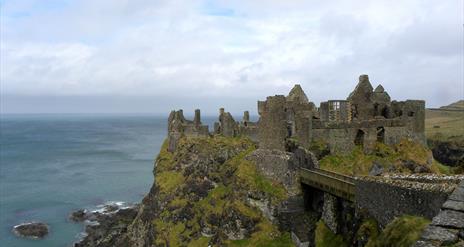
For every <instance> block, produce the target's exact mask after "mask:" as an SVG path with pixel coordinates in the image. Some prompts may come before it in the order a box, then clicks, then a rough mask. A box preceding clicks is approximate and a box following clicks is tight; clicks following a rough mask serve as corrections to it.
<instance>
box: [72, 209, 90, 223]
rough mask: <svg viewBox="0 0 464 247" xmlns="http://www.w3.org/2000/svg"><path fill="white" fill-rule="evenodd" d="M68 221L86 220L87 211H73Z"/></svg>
mask: <svg viewBox="0 0 464 247" xmlns="http://www.w3.org/2000/svg"><path fill="white" fill-rule="evenodd" d="M69 219H70V220H72V221H74V222H83V221H84V220H86V219H87V210H85V209H79V210H77V211H74V212H72V213H71V215H69Z"/></svg>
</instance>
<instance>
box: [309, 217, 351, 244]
mask: <svg viewBox="0 0 464 247" xmlns="http://www.w3.org/2000/svg"><path fill="white" fill-rule="evenodd" d="M315 242H316V247H345V246H348V244H347V243H345V241H344V240H343V238H342V236H340V235H336V234H334V233H333V232H332V231H331V230H330V229H329V228H328V227H327V226H326V225H325V223H324V222H323V221H322V220H319V221H318V222H317V225H316V236H315Z"/></svg>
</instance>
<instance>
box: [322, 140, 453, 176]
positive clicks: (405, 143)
mask: <svg viewBox="0 0 464 247" xmlns="http://www.w3.org/2000/svg"><path fill="white" fill-rule="evenodd" d="M405 160H409V161H413V162H414V163H416V164H418V165H422V166H426V167H428V168H430V170H431V172H433V173H438V174H450V173H451V172H450V170H449V169H448V168H446V167H445V166H443V165H441V164H440V163H438V162H437V161H434V160H433V156H432V152H431V151H430V150H429V149H428V148H427V147H424V146H422V145H421V144H418V143H415V142H413V141H409V140H406V139H405V140H402V141H401V142H400V143H399V144H397V145H395V146H387V145H385V144H382V143H377V144H376V146H375V149H374V152H373V153H371V154H365V153H364V152H363V150H362V149H361V147H355V148H354V150H353V151H352V152H351V153H348V154H337V155H327V156H325V157H324V158H322V159H321V160H320V161H319V165H320V167H321V168H322V169H327V170H330V171H335V172H339V173H343V174H347V175H358V176H359V175H368V174H369V171H370V170H371V168H372V166H373V163H374V161H375V162H376V163H378V164H380V165H381V166H383V167H384V168H385V169H388V168H394V171H395V172H400V173H411V171H410V170H409V169H408V168H406V167H404V166H403V165H402V162H403V161H405ZM430 161H432V164H430Z"/></svg>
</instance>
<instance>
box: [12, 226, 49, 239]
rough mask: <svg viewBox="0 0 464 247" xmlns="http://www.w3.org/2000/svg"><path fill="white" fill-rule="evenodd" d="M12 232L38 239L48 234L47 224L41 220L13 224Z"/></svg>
mask: <svg viewBox="0 0 464 247" xmlns="http://www.w3.org/2000/svg"><path fill="white" fill-rule="evenodd" d="M13 232H14V233H15V234H16V235H18V236H20V237H27V238H34V239H38V238H43V237H45V236H46V235H47V234H48V225H47V224H45V223H42V222H27V223H22V224H19V225H17V226H14V227H13Z"/></svg>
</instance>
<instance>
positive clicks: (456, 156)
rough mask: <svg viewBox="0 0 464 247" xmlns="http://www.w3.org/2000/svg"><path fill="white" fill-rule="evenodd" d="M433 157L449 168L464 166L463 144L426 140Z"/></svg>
mask: <svg viewBox="0 0 464 247" xmlns="http://www.w3.org/2000/svg"><path fill="white" fill-rule="evenodd" d="M428 144H429V146H430V148H431V149H432V153H433V157H434V158H435V159H436V160H438V161H439V162H440V163H443V164H445V165H449V166H459V165H463V164H464V143H463V142H458V141H438V140H428Z"/></svg>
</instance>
